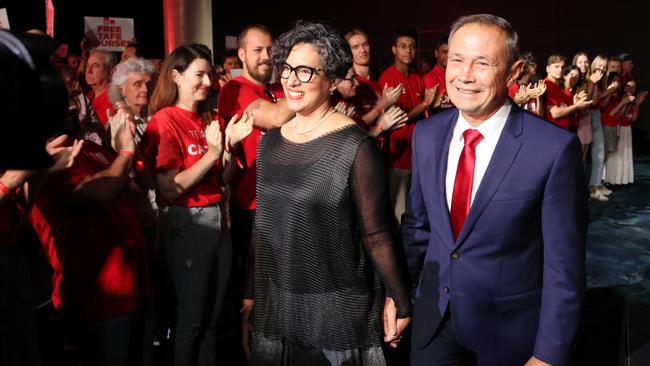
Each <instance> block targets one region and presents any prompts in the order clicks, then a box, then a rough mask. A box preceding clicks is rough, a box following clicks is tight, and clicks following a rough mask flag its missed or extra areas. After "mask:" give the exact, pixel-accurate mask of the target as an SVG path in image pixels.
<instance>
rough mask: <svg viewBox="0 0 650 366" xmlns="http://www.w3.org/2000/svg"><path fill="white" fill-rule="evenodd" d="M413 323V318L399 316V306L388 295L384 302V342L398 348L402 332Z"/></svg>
mask: <svg viewBox="0 0 650 366" xmlns="http://www.w3.org/2000/svg"><path fill="white" fill-rule="evenodd" d="M410 323H411V318H403V319H398V318H397V307H395V301H393V299H392V298H390V297H386V303H385V304H384V342H386V343H388V344H389V345H390V346H391V347H393V348H397V346H398V345H399V342H400V341H401V340H402V332H404V329H406V327H408V325H409V324H410Z"/></svg>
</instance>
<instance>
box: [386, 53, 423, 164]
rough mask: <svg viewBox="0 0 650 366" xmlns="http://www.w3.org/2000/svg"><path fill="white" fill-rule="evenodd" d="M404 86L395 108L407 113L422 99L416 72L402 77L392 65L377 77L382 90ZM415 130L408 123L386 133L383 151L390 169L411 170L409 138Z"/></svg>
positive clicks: (421, 89)
mask: <svg viewBox="0 0 650 366" xmlns="http://www.w3.org/2000/svg"><path fill="white" fill-rule="evenodd" d="M400 83H401V84H404V94H402V96H401V97H400V98H399V100H398V101H397V103H396V104H395V105H396V106H398V107H400V108H402V109H403V110H404V111H405V112H407V113H408V111H410V110H411V109H413V108H414V107H415V106H417V105H418V104H420V103H421V102H422V98H424V81H422V77H420V75H418V74H417V73H416V72H414V71H412V72H409V75H408V76H404V74H402V73H401V72H400V71H399V70H397V68H396V67H395V66H394V65H393V66H391V67H389V68H387V69H386V71H384V72H383V73H382V74H381V77H379V86H380V87H381V88H382V89H383V88H384V85H388V86H389V87H395V86H397V85H399V84H400ZM414 129H415V122H412V121H411V122H408V123H407V124H406V126H404V127H402V128H400V129H398V130H395V131H392V132H388V134H389V135H388V143H387V144H385V145H384V149H385V150H387V151H385V152H386V153H387V154H388V165H389V166H390V167H391V168H397V169H405V170H411V137H412V135H413V130H414Z"/></svg>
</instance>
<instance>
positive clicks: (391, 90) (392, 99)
mask: <svg viewBox="0 0 650 366" xmlns="http://www.w3.org/2000/svg"><path fill="white" fill-rule="evenodd" d="M402 93H404V84H398V85H397V86H395V87H389V86H388V84H384V89H383V90H382V91H381V96H380V97H379V100H378V101H377V107H379V108H380V109H381V110H385V109H386V108H388V107H390V106H392V105H393V104H395V103H397V101H398V100H399V98H400V97H401V96H402Z"/></svg>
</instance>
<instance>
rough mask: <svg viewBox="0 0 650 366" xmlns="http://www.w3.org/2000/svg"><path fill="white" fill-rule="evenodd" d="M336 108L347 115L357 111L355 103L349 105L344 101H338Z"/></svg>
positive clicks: (349, 115) (350, 115)
mask: <svg viewBox="0 0 650 366" xmlns="http://www.w3.org/2000/svg"><path fill="white" fill-rule="evenodd" d="M334 109H336V111H337V112H340V113H343V114H344V115H346V116H347V117H352V116H353V115H354V113H355V112H356V110H355V108H354V105H350V106H349V107H348V106H347V104H346V103H345V102H344V101H340V102H338V103H336V105H335V106H334Z"/></svg>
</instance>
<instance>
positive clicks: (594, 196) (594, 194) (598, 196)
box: [589, 190, 609, 202]
mask: <svg viewBox="0 0 650 366" xmlns="http://www.w3.org/2000/svg"><path fill="white" fill-rule="evenodd" d="M589 197H591V199H594V200H596V201H600V202H607V201H609V198H608V197H607V196H605V194H603V192H601V191H599V190H597V191H595V192H591V194H590V195H589Z"/></svg>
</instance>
